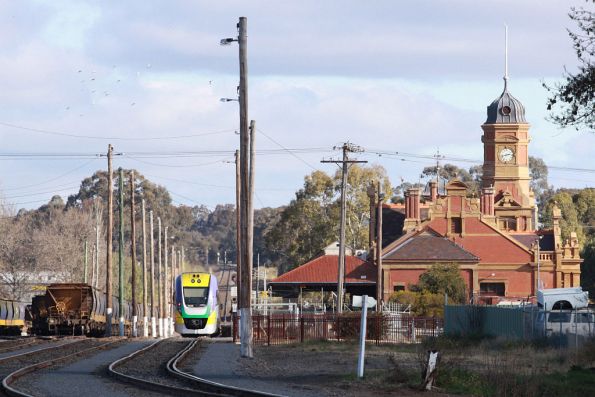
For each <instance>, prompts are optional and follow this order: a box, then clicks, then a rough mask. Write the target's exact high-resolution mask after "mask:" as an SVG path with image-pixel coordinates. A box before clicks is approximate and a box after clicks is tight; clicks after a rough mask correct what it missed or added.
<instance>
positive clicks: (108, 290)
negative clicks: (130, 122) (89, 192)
mask: <svg viewBox="0 0 595 397" xmlns="http://www.w3.org/2000/svg"><path fill="white" fill-rule="evenodd" d="M113 152H114V148H113V147H112V145H111V144H110V145H108V146H107V236H106V238H105V240H106V245H107V248H106V259H105V267H106V274H105V305H106V309H105V311H106V316H105V317H106V320H105V335H106V336H112V315H113V307H114V304H113V302H112V249H113V248H112V233H113V228H114V185H113V183H114V182H113V180H112V178H113V175H112V155H113Z"/></svg>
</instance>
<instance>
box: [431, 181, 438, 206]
mask: <svg viewBox="0 0 595 397" xmlns="http://www.w3.org/2000/svg"><path fill="white" fill-rule="evenodd" d="M437 198H438V182H436V181H430V200H432V202H433V203H435V202H436V199H437Z"/></svg>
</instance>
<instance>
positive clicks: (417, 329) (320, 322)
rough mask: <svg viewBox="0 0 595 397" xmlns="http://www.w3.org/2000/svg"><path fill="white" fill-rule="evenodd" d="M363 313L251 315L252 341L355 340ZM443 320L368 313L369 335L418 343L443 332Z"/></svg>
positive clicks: (380, 340) (235, 333)
mask: <svg viewBox="0 0 595 397" xmlns="http://www.w3.org/2000/svg"><path fill="white" fill-rule="evenodd" d="M360 321H361V313H348V314H342V315H338V314H333V313H324V314H301V315H297V314H296V315H291V314H270V315H266V316H265V315H259V314H253V315H252V336H253V343H254V344H258V345H279V344H288V343H299V342H305V341H309V340H336V341H344V340H355V339H357V338H358V337H359V334H360ZM238 324H239V321H238V317H237V316H234V318H233V340H234V342H235V341H236V340H237V339H238V338H239V335H238ZM443 330H444V325H443V320H442V319H440V318H436V317H412V316H404V315H400V314H376V313H370V314H368V319H367V327H366V339H367V340H368V341H369V342H373V343H376V344H391V343H419V342H421V341H422V339H423V338H424V337H428V336H433V337H435V336H439V335H441V334H442V333H443Z"/></svg>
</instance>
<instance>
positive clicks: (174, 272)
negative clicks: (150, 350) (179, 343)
mask: <svg viewBox="0 0 595 397" xmlns="http://www.w3.org/2000/svg"><path fill="white" fill-rule="evenodd" d="M177 276H178V270H177V263H176V245H175V244H173V245H172V247H171V285H170V287H171V297H172V299H173V300H174V301H173V302H172V305H175V304H176V301H175V297H174V291H175V289H176V287H175V285H176V277H177ZM170 310H171V311H172V313H171V324H170V333H171V335H172V336H174V332H175V327H174V315H175V311H174V310H172V309H170Z"/></svg>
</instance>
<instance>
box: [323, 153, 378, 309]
mask: <svg viewBox="0 0 595 397" xmlns="http://www.w3.org/2000/svg"><path fill="white" fill-rule="evenodd" d="M335 149H337V148H335ZM341 150H342V151H343V159H342V160H322V161H321V163H335V164H337V165H339V163H340V164H341V224H340V236H339V264H338V267H339V269H338V277H337V300H338V302H337V306H338V307H337V311H338V312H339V313H342V312H343V281H344V278H345V218H346V212H347V211H346V210H347V208H346V207H347V206H346V202H345V189H346V187H347V170H348V167H349V164H356V163H367V161H364V160H350V159H349V155H348V153H353V152H361V151H362V149H361V148H360V147H359V146H356V145H353V144H351V143H349V142H346V143H344V144H343V146H342V147H341Z"/></svg>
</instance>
